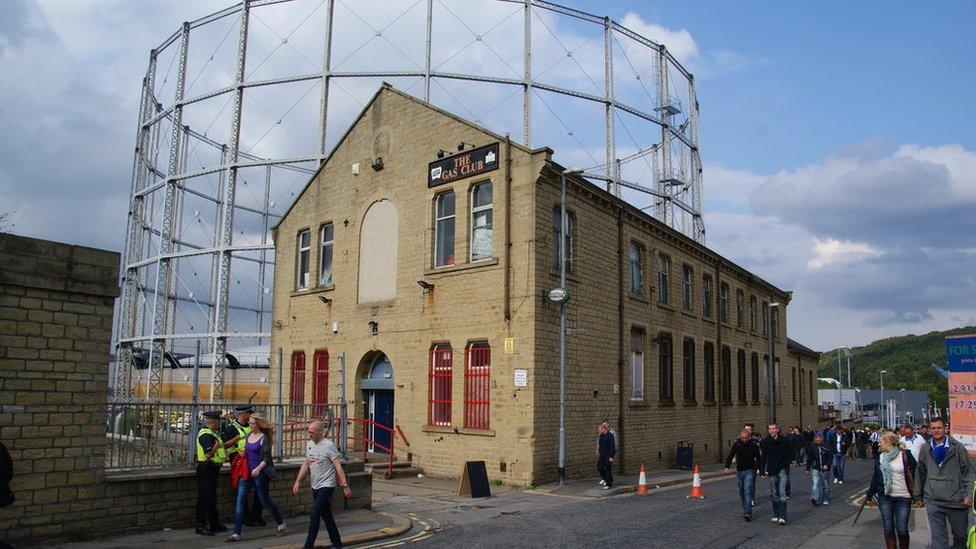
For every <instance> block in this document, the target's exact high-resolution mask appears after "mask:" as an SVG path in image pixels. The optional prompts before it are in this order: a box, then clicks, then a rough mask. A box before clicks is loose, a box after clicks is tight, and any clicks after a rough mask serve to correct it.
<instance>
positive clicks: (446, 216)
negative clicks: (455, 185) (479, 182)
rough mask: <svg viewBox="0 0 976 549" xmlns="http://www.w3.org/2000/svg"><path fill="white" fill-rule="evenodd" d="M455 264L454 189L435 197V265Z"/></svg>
mask: <svg viewBox="0 0 976 549" xmlns="http://www.w3.org/2000/svg"><path fill="white" fill-rule="evenodd" d="M449 265H454V191H448V192H446V193H441V194H439V195H437V196H436V197H435V198H434V266H435V267H446V266H449Z"/></svg>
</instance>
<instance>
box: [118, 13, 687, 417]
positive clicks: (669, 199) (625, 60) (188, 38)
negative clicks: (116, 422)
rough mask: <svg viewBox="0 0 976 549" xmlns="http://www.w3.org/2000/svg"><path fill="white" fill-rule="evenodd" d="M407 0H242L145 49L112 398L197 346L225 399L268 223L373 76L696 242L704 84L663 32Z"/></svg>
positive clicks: (256, 292)
mask: <svg viewBox="0 0 976 549" xmlns="http://www.w3.org/2000/svg"><path fill="white" fill-rule="evenodd" d="M411 1H412V0H404V2H403V3H402V5H399V6H397V5H391V4H396V3H391V2H385V1H380V0H361V1H357V2H356V3H355V4H352V3H345V2H343V1H342V0H244V1H242V2H241V3H238V4H236V5H233V6H230V7H228V8H226V9H224V10H221V11H218V12H215V13H213V14H210V15H207V16H206V17H203V18H200V19H197V20H195V21H192V22H187V23H184V24H183V25H182V26H181V28H180V29H179V30H178V31H176V32H175V33H174V34H173V35H171V36H170V37H169V38H167V39H166V40H164V41H163V42H162V43H161V44H160V45H159V46H158V47H156V48H155V49H153V50H152V51H151V52H150V56H149V64H148V67H147V70H146V75H145V77H144V79H143V83H142V93H141V101H140V107H139V120H138V124H137V131H136V147H135V158H134V162H133V171H132V188H131V193H130V204H129V215H128V225H127V230H126V239H125V247H124V256H123V260H122V264H123V267H122V277H121V278H122V285H123V288H122V296H121V298H120V301H119V309H118V310H119V314H118V315H117V317H116V319H117V320H116V326H115V330H114V338H115V342H116V343H115V344H116V351H117V353H116V354H117V357H118V360H117V367H116V369H115V372H114V385H115V389H116V392H117V393H118V394H120V395H124V396H131V395H132V394H133V391H134V388H135V387H136V386H137V385H139V386H142V385H143V384H144V389H145V396H146V397H147V398H158V397H159V396H160V386H161V379H162V377H161V369H162V368H163V367H164V365H165V363H166V362H167V360H169V361H172V357H173V356H174V355H176V356H179V355H181V354H183V356H186V353H188V352H189V351H191V346H195V345H196V344H197V342H202V343H203V348H204V349H206V351H207V352H208V353H209V355H208V356H209V357H210V359H209V362H210V364H208V365H209V366H210V367H211V369H210V376H211V390H210V395H209V396H210V398H211V399H212V400H220V399H222V397H223V376H224V368H225V367H226V365H227V357H226V353H227V352H229V351H231V350H233V349H235V348H239V347H242V346H246V345H259V346H260V345H266V344H267V341H268V338H269V337H270V331H269V330H270V301H271V300H270V295H271V291H270V285H271V280H272V272H271V269H273V265H274V257H273V256H274V246H273V244H272V243H271V239H270V233H269V229H270V227H271V226H273V225H274V224H275V223H276V221H277V220H278V219H280V216H281V215H282V213H283V212H284V211H285V210H286V209H287V208H288V207H289V206H290V204H291V202H292V201H293V200H294V198H295V190H296V189H299V188H301V186H303V185H304V183H305V182H306V181H307V179H308V178H309V177H310V176H311V174H313V173H314V171H315V169H316V168H317V167H318V164H319V163H320V162H321V161H322V160H323V159H324V158H325V157H326V155H327V152H328V151H329V149H330V148H331V147H332V146H334V145H335V141H336V140H337V139H338V136H339V134H340V132H341V131H342V130H344V129H345V127H344V126H345V125H347V124H348V122H349V121H351V120H352V118H353V116H354V115H355V114H356V113H357V112H358V109H359V108H361V107H362V105H363V102H364V101H365V100H366V98H368V97H369V96H370V95H372V93H373V92H374V91H375V89H376V87H377V86H378V85H379V83H380V82H381V81H388V82H391V83H392V84H394V85H396V86H397V87H400V88H401V89H404V90H405V91H407V92H408V93H414V94H415V95H418V96H421V97H423V98H424V99H425V100H426V101H428V102H431V103H433V104H436V105H438V106H440V107H442V108H445V109H446V110H450V111H454V112H458V114H459V115H461V116H462V117H465V118H469V119H473V120H474V121H475V122H478V123H481V124H483V125H485V126H487V127H489V128H491V129H492V130H495V131H497V132H500V133H501V132H505V131H507V132H509V133H510V134H512V135H514V136H516V138H518V136H519V135H520V140H521V141H522V142H523V143H525V144H526V145H529V146H550V147H552V148H553V149H555V150H556V155H557V159H558V160H560V161H561V162H562V163H563V164H565V165H571V164H572V165H584V166H588V167H587V168H586V174H585V175H586V177H588V178H589V179H591V180H592V181H593V182H594V184H596V185H600V186H605V187H606V189H607V190H609V191H611V192H613V193H615V194H617V195H618V196H621V197H623V198H624V199H626V200H628V201H630V202H631V203H633V204H635V205H636V206H638V207H640V208H641V209H645V210H648V211H649V212H650V213H651V214H652V215H653V216H654V217H656V218H657V219H659V220H661V221H663V222H665V223H667V224H669V225H671V226H672V227H674V228H675V229H677V230H679V231H682V232H684V233H685V234H687V235H689V236H691V237H692V238H694V239H695V240H698V241H699V242H704V237H705V231H704V224H703V220H702V215H701V210H702V195H701V160H700V156H699V145H698V143H699V142H698V117H699V113H698V101H697V99H696V96H695V81H694V78H693V76H692V74H691V73H690V72H689V71H688V70H687V69H686V68H684V67H683V66H682V64H681V63H680V62H679V61H678V60H677V59H676V58H675V57H674V55H673V54H672V53H671V52H670V51H669V50H668V48H667V47H666V45H665V44H659V43H657V42H655V41H654V40H651V39H650V38H647V37H644V36H641V35H640V34H638V33H637V32H635V31H633V30H631V29H630V28H627V27H626V26H624V25H622V24H620V23H619V22H617V21H615V20H613V19H611V18H609V17H600V16H596V15H592V14H589V13H585V12H582V11H579V10H576V9H572V8H569V7H565V6H561V5H558V4H554V3H551V2H546V1H543V0H479V1H478V2H472V1H470V0H467V1H462V0H415V1H412V3H411ZM337 8H338V9H337ZM472 14H473V16H472ZM489 23H494V24H492V25H490V26H489ZM398 32H399V33H400V34H398ZM235 37H236V39H235ZM364 39H365V42H364V41H363V40H364ZM214 44H216V46H215V47H213V46H214ZM357 45H358V47H356V46H357ZM235 46H236V47H235ZM459 46H460V47H459ZM379 47H383V48H385V51H382V50H377V48H379ZM264 50H268V51H264ZM265 54H266V55H265ZM462 54H464V55H462ZM415 57H416V60H415V59H414V58H415ZM280 58H284V60H280ZM312 59H317V61H314V62H313V61H312ZM391 59H394V60H396V61H397V62H393V61H390V60H391ZM553 60H555V62H553ZM296 63H297V64H300V65H303V68H304V67H305V66H307V67H308V68H309V69H310V70H308V71H306V70H302V69H299V68H298V67H296V66H295V64H296ZM221 65H223V66H221ZM567 66H568V70H567V69H566V67H567ZM556 69H560V70H558V71H557V70H556ZM163 71H165V72H163ZM591 73H592V74H591ZM161 75H162V78H160V76H161ZM594 75H595V76H594ZM197 84H201V85H205V86H206V87H207V88H206V90H205V91H202V92H201V91H196V85H197ZM194 92H195V93H194ZM301 92H304V93H301ZM312 92H316V93H315V95H312ZM461 92H463V93H461ZM519 92H521V93H519ZM337 94H338V95H337ZM459 96H462V97H463V99H464V100H462V99H459ZM499 97H503V99H502V100H501V101H498V98H499ZM296 98H297V101H295V99H296ZM310 98H311V99H310ZM466 102H467V103H466ZM357 103H358V104H357ZM471 103H474V104H475V105H473V106H472V105H471ZM485 104H491V105H492V107H491V108H490V109H487V110H486V109H484V106H485ZM286 105H287V106H286ZM506 106H507V108H503V107H506ZM357 107H358V108H357ZM472 109H478V110H479V111H481V112H480V114H479V113H478V112H475V111H474V110H472ZM302 114H305V115H306V116H301V115H302ZM518 114H521V116H518ZM249 122H250V123H251V125H252V126H253V128H252V127H250V126H248V123H249ZM600 122H602V123H600ZM263 126H267V129H265V130H264V131H263V132H261V131H258V130H259V129H261V128H262V127H263ZM621 130H622V131H621ZM256 136H257V137H256ZM255 137H256V139H255ZM569 139H571V140H572V141H573V142H574V145H573V146H569V147H566V148H560V146H559V145H560V144H561V143H563V142H565V141H567V140H569ZM161 158H165V159H166V164H165V166H164V165H163V164H162V162H161V161H160V159H161ZM255 189H256V190H257V192H255ZM167 355H168V356H167ZM143 373H144V374H145V375H144V376H143Z"/></svg>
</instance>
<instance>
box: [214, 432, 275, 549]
mask: <svg viewBox="0 0 976 549" xmlns="http://www.w3.org/2000/svg"><path fill="white" fill-rule="evenodd" d="M248 425H249V426H250V427H251V433H250V434H249V435H247V440H246V442H245V444H244V459H246V460H247V476H246V477H241V478H240V479H238V482H237V508H236V509H235V512H234V533H233V534H231V536H230V537H229V538H227V541H231V542H233V541H240V540H241V530H242V528H243V523H244V515H246V514H247V493H248V490H249V489H250V487H251V486H252V485H253V486H254V490H255V492H256V493H257V496H258V498H259V499H260V500H261V505H263V506H264V508H265V509H267V510H268V511H270V512H271V516H273V517H274V519H275V522H276V523H277V524H278V535H279V536H283V535H285V522H284V520H282V518H281V512H280V511H278V506H277V505H275V504H274V502H273V501H271V496H270V494H269V485H270V483H271V479H273V478H274V477H275V467H274V461H273V459H272V458H271V448H273V447H274V434H275V433H274V424H272V423H271V422H270V421H268V420H267V419H266V418H265V417H264V416H262V415H261V414H253V415H251V418H250V420H249V421H248Z"/></svg>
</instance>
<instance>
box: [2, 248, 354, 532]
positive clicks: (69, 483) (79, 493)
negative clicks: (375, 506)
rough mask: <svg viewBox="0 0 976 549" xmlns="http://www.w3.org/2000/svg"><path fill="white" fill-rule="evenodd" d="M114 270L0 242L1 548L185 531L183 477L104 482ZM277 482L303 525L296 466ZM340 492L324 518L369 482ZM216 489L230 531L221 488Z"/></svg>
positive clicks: (90, 251)
mask: <svg viewBox="0 0 976 549" xmlns="http://www.w3.org/2000/svg"><path fill="white" fill-rule="evenodd" d="M118 268H119V254H118V253H115V252H109V251H105V250H97V249H94V248H86V247H83V246H71V245H67V244H61V243H56V242H50V241H45V240H39V239H34V238H27V237H21V236H13V235H0V441H2V442H3V443H4V445H6V447H7V449H8V451H9V452H10V455H11V457H12V458H13V462H14V478H13V481H12V483H11V488H12V489H13V491H14V495H15V497H16V501H15V503H14V504H13V505H11V506H8V507H4V508H2V509H0V540H2V541H6V542H8V543H10V544H14V545H17V546H25V547H26V546H31V545H36V544H38V543H42V542H54V541H61V540H65V539H68V540H78V539H91V538H96V537H102V536H110V535H119V534H123V533H132V532H139V531H148V530H154V529H160V528H163V527H172V528H185V527H190V526H192V525H193V515H194V505H195V502H196V484H195V480H194V478H193V472H192V471H190V470H186V469H180V470H172V471H153V472H135V473H126V474H120V473H109V474H106V472H105V445H106V444H105V442H106V439H105V414H106V402H107V394H108V366H109V352H110V340H111V329H112V317H113V305H114V302H115V298H116V297H117V296H118V294H119V287H118ZM349 469H350V470H352V471H361V470H362V464H349ZM278 470H279V473H278V479H277V480H276V481H275V482H274V483H273V484H272V498H273V499H274V500H275V501H276V503H277V504H278V505H279V507H280V508H281V511H282V513H283V514H284V515H285V516H286V517H287V516H294V515H297V514H304V513H307V512H308V508H309V506H310V498H311V495H310V492H308V491H304V492H303V493H302V494H301V495H299V496H294V495H292V494H291V484H292V482H293V481H294V478H295V475H296V474H297V471H298V468H297V466H296V465H295V464H287V463H286V464H282V465H280V466H279V468H278ZM225 475H226V473H225ZM350 484H351V486H352V488H353V490H354V494H355V497H354V498H352V499H350V500H349V501H348V502H346V501H342V498H341V497H340V498H338V500H337V501H336V503H335V505H336V507H337V508H368V507H370V505H371V501H372V477H371V476H369V475H367V474H366V473H363V472H354V473H353V474H352V475H351V476H350ZM221 486H224V487H226V490H225V491H221V500H220V513H221V518H222V520H224V521H225V522H226V523H230V522H232V520H233V509H232V505H233V498H232V495H231V492H230V483H229V479H222V481H221Z"/></svg>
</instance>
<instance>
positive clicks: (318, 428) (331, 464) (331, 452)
mask: <svg viewBox="0 0 976 549" xmlns="http://www.w3.org/2000/svg"><path fill="white" fill-rule="evenodd" d="M325 433H326V426H325V423H324V422H322V421H319V420H315V421H313V422H311V423H309V424H308V437H309V439H311V440H309V441H308V442H306V443H305V463H302V468H301V470H300V471H298V477H297V478H296V479H295V485H294V486H292V492H294V493H295V494H298V492H299V490H300V489H301V483H302V479H304V478H305V475H306V474H307V473H309V472H311V474H312V475H311V484H312V511H311V513H310V516H309V522H308V536H307V537H306V538H305V547H306V549H311V548H313V547H315V538H316V537H317V536H318V535H319V520H320V519H321V520H322V522H324V523H325V529H326V530H327V531H328V532H329V540H330V541H331V542H332V547H336V548H338V547H342V538H341V537H340V536H339V528H338V527H336V523H335V518H334V517H333V516H332V503H331V500H332V492H334V491H335V488H336V478H337V477H338V479H339V486H340V487H341V488H342V493H343V494H344V495H345V496H346V497H347V498H350V497H352V490H350V489H349V484H348V483H347V482H346V473H345V472H344V471H343V470H342V462H341V461H339V449H338V448H336V445H335V443H334V442H332V441H331V440H329V439H328V438H326V436H325Z"/></svg>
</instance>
